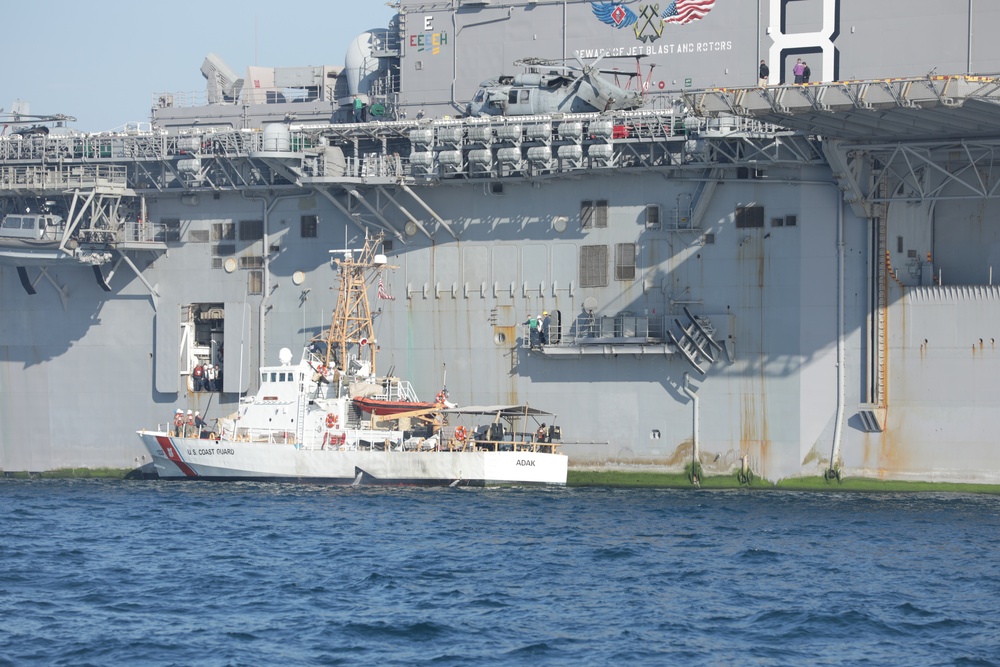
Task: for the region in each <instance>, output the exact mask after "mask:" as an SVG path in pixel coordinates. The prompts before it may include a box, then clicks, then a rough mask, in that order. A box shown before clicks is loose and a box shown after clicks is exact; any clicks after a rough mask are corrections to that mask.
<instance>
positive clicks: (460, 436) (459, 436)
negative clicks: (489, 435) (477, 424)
mask: <svg viewBox="0 0 1000 667" xmlns="http://www.w3.org/2000/svg"><path fill="white" fill-rule="evenodd" d="M468 435H469V433H468V432H467V431H466V430H465V427H464V426H459V427H458V428H456V429H455V439H456V440H458V441H459V442H465V438H466V437H468Z"/></svg>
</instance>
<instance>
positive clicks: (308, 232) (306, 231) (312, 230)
mask: <svg viewBox="0 0 1000 667" xmlns="http://www.w3.org/2000/svg"><path fill="white" fill-rule="evenodd" d="M301 224H302V227H301V233H302V238H304V239H314V238H316V236H317V232H318V229H319V216H318V215H304V216H302V222H301Z"/></svg>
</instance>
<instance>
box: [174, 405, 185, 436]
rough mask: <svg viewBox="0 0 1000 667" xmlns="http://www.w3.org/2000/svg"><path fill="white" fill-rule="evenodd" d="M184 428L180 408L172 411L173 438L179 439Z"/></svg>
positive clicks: (182, 413) (182, 412)
mask: <svg viewBox="0 0 1000 667" xmlns="http://www.w3.org/2000/svg"><path fill="white" fill-rule="evenodd" d="M183 428H184V411H183V410H181V409H180V408H177V409H176V410H174V437H175V438H179V437H181V431H182V430H183Z"/></svg>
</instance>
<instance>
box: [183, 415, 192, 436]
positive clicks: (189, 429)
mask: <svg viewBox="0 0 1000 667" xmlns="http://www.w3.org/2000/svg"><path fill="white" fill-rule="evenodd" d="M193 434H194V412H192V411H191V410H188V414H187V426H186V427H185V429H184V437H185V438H190V437H191V436H192V435H193Z"/></svg>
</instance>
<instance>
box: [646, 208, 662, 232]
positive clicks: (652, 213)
mask: <svg viewBox="0 0 1000 667" xmlns="http://www.w3.org/2000/svg"><path fill="white" fill-rule="evenodd" d="M659 228H660V205H659V204H647V205H646V229H659Z"/></svg>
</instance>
